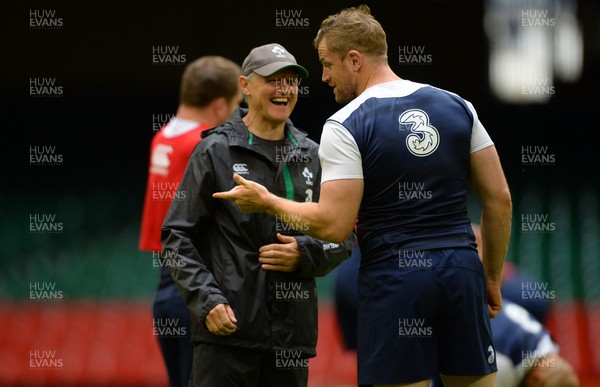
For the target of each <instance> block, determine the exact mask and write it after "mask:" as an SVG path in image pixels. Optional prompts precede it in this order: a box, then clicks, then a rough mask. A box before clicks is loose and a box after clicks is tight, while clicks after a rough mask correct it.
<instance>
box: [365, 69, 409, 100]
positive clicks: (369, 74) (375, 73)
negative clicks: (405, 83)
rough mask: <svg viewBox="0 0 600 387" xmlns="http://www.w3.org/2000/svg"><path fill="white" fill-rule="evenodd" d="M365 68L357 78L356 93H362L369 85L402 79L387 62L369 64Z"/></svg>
mask: <svg viewBox="0 0 600 387" xmlns="http://www.w3.org/2000/svg"><path fill="white" fill-rule="evenodd" d="M366 70H367V71H365V72H364V75H363V77H361V78H359V81H358V87H359V89H358V91H359V93H358V95H360V94H362V93H363V92H364V91H365V90H366V89H368V88H369V87H372V86H375V85H379V84H382V83H387V82H393V81H401V80H402V78H400V77H399V76H397V75H396V73H394V71H393V70H392V69H391V68H390V66H389V65H388V64H387V63H381V64H371V65H370V66H369V67H368V69H366Z"/></svg>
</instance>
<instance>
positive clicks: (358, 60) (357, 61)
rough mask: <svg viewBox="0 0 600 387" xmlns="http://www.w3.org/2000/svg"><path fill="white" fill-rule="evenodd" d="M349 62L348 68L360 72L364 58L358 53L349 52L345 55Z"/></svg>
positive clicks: (354, 51)
mask: <svg viewBox="0 0 600 387" xmlns="http://www.w3.org/2000/svg"><path fill="white" fill-rule="evenodd" d="M346 56H347V57H348V59H349V61H350V66H351V67H352V69H353V70H354V71H358V70H360V68H361V67H362V65H363V60H364V56H363V54H361V53H360V52H359V51H356V50H350V51H348V54H346Z"/></svg>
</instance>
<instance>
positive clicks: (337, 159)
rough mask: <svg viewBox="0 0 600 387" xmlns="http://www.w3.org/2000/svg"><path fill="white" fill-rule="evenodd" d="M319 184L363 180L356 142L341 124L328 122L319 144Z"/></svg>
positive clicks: (324, 126) (360, 159)
mask: <svg viewBox="0 0 600 387" xmlns="http://www.w3.org/2000/svg"><path fill="white" fill-rule="evenodd" d="M319 158H320V160H321V184H323V183H324V182H326V181H331V180H341V179H363V169H362V156H361V154H360V150H359V149H358V145H357V144H356V140H355V139H354V137H353V136H352V135H351V134H350V132H349V131H348V129H346V128H345V127H344V126H343V125H342V124H340V123H339V122H336V121H331V120H328V121H326V122H325V124H324V125H323V133H322V134H321V142H320V144H319Z"/></svg>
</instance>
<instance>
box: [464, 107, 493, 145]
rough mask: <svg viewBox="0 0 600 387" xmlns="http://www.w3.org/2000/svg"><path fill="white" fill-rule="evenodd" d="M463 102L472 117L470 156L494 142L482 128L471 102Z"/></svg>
mask: <svg viewBox="0 0 600 387" xmlns="http://www.w3.org/2000/svg"><path fill="white" fill-rule="evenodd" d="M465 102H466V103H467V107H468V108H469V110H470V111H471V114H472V115H473V128H472V129H471V154H473V153H475V152H477V151H480V150H482V149H483V148H487V147H489V146H492V145H494V142H493V141H492V138H491V137H490V135H489V134H488V132H487V130H485V128H484V127H483V124H482V123H481V121H479V117H478V116H477V112H476V111H475V108H474V107H473V105H472V104H471V102H469V101H467V100H465Z"/></svg>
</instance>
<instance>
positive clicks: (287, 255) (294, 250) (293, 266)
mask: <svg viewBox="0 0 600 387" xmlns="http://www.w3.org/2000/svg"><path fill="white" fill-rule="evenodd" d="M277 239H279V240H280V241H281V243H273V244H270V245H265V246H262V247H261V248H260V249H259V250H258V254H259V255H258V261H259V262H260V263H261V267H262V268H263V269H264V270H273V271H284V272H288V273H291V272H293V271H296V270H297V269H298V267H300V260H301V258H300V248H299V247H298V241H296V238H294V237H291V236H286V235H281V234H279V233H277Z"/></svg>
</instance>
